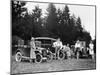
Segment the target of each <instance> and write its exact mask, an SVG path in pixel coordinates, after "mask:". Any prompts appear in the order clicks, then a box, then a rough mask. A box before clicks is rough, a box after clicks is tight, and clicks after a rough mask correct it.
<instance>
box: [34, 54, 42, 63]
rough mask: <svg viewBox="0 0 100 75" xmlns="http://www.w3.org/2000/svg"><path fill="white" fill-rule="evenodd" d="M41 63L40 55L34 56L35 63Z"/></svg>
mask: <svg viewBox="0 0 100 75" xmlns="http://www.w3.org/2000/svg"><path fill="white" fill-rule="evenodd" d="M41 62H42V55H41V54H40V53H38V54H36V59H35V63H41Z"/></svg>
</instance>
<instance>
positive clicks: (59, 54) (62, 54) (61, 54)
mask: <svg viewBox="0 0 100 75" xmlns="http://www.w3.org/2000/svg"><path fill="white" fill-rule="evenodd" d="M64 58H65V54H64V52H63V51H61V50H59V52H58V59H60V60H62V59H64Z"/></svg>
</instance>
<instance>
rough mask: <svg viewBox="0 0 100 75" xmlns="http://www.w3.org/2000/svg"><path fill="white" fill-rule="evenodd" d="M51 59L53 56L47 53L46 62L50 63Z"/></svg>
mask: <svg viewBox="0 0 100 75" xmlns="http://www.w3.org/2000/svg"><path fill="white" fill-rule="evenodd" d="M52 59H53V55H52V53H51V52H49V53H48V55H47V62H51V61H52Z"/></svg>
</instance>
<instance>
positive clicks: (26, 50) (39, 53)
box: [15, 37, 56, 63]
mask: <svg viewBox="0 0 100 75" xmlns="http://www.w3.org/2000/svg"><path fill="white" fill-rule="evenodd" d="M55 40H56V39H53V38H48V37H36V38H35V47H36V48H35V56H36V58H35V59H31V58H30V50H31V45H30V41H27V43H26V44H25V43H22V44H20V43H19V44H18V45H15V47H16V48H17V50H16V53H15V60H16V61H17V62H21V60H23V59H28V60H30V61H32V60H35V62H36V63H40V62H42V60H46V61H47V62H50V61H51V60H52V58H53V55H52V54H53V52H54V51H55V50H54V48H52V43H53V42H54V41H55Z"/></svg>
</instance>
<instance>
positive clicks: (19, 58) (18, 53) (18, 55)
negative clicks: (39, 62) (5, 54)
mask: <svg viewBox="0 0 100 75" xmlns="http://www.w3.org/2000/svg"><path fill="white" fill-rule="evenodd" d="M15 60H16V61H17V62H21V60H22V54H21V52H17V53H16V55H15Z"/></svg>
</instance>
